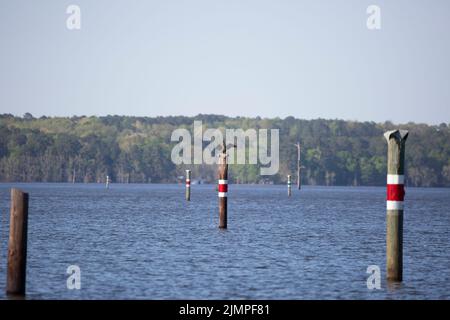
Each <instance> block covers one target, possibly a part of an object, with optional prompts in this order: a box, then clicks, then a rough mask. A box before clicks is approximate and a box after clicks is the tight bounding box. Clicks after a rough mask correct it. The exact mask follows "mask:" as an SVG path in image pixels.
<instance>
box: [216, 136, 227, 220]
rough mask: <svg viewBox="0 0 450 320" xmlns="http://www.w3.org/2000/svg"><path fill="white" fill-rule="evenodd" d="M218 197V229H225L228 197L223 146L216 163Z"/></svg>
mask: <svg viewBox="0 0 450 320" xmlns="http://www.w3.org/2000/svg"><path fill="white" fill-rule="evenodd" d="M218 165H219V166H218V179H219V181H218V182H219V183H218V195H219V228H222V229H226V228H227V195H228V164H227V148H226V144H225V143H224V144H223V148H222V152H221V153H220V154H219V163H218Z"/></svg>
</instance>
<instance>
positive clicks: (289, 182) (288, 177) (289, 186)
mask: <svg viewBox="0 0 450 320" xmlns="http://www.w3.org/2000/svg"><path fill="white" fill-rule="evenodd" d="M287 187H288V197H290V196H291V175H290V174H288V176H287Z"/></svg>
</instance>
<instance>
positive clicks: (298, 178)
mask: <svg viewBox="0 0 450 320" xmlns="http://www.w3.org/2000/svg"><path fill="white" fill-rule="evenodd" d="M295 146H296V147H297V188H298V190H300V189H301V188H302V178H301V171H300V170H301V168H302V163H301V160H300V155H301V154H300V142H297V143H296V144H295Z"/></svg>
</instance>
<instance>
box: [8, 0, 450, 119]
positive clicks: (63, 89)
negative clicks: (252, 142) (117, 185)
mask: <svg viewBox="0 0 450 320" xmlns="http://www.w3.org/2000/svg"><path fill="white" fill-rule="evenodd" d="M70 4H76V5H78V6H79V7H80V8H81V30H72V31H71V30H68V29H67V27H66V20H67V18H68V17H69V15H68V14H67V13H66V9H67V7H68V6H69V5H70ZM371 4H375V5H378V6H379V7H380V8H381V30H375V31H374V30H368V29H367V27H366V20H367V17H368V14H367V13H366V9H367V7H368V6H369V5H371ZM0 41H1V42H0V113H12V114H15V115H23V114H24V113H25V112H31V113H32V114H33V115H35V116H41V115H50V116H55V115H56V116H71V115H107V114H119V115H138V116H157V115H196V114H198V113H217V114H226V115H230V116H235V115H241V116H262V117H276V116H278V117H281V118H284V117H286V116H289V115H291V116H294V117H298V118H306V119H310V118H318V117H321V118H340V119H348V120H373V121H385V120H392V121H394V122H407V121H415V122H427V123H436V124H437V123H441V122H447V123H448V122H450V80H449V78H450V1H446V0H442V1H438V0H433V1H411V0H410V1H406V0H405V1H400V0H395V1H394V0H390V1H378V0H372V1H364V0H348V1H344V0H340V1H339V0H329V1H325V0H323V1H317V0H314V1H313V0H308V1H300V0H297V1H287V0H270V1H265V0H254V1H253V0H252V1H250V0H227V1H225V0H190V1H188V0H186V1H175V0H164V1H163V0H158V1H143V0H142V1H112V0H108V1H99V0H95V1H92V0H89V1H87V0H86V1H82V0H71V1H61V0H54V1H42V0H41V1H31V0H30V1H17V0H14V1H13V0H0Z"/></svg>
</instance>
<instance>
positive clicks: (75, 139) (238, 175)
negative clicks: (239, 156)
mask: <svg viewBox="0 0 450 320" xmlns="http://www.w3.org/2000/svg"><path fill="white" fill-rule="evenodd" d="M194 119H195V120H202V121H203V125H204V126H205V128H221V129H225V128H242V129H244V130H246V129H249V128H252V129H256V130H257V129H279V134H280V169H279V172H278V174H276V175H274V176H261V175H260V174H259V172H260V170H259V165H248V164H246V165H237V164H236V165H230V174H229V176H230V180H231V181H232V182H233V183H285V181H286V175H287V174H291V175H292V176H293V177H295V173H296V167H297V148H296V147H295V146H294V144H295V143H296V142H297V141H300V143H301V146H302V165H303V166H304V169H302V182H303V183H304V184H310V185H354V186H358V185H364V186H375V185H385V183H386V152H387V145H386V141H385V140H384V137H383V133H384V132H385V131H387V130H392V129H397V128H401V129H407V130H409V131H410V134H409V137H408V141H407V142H406V159H405V163H406V179H407V180H406V183H407V185H409V186H422V187H450V125H449V124H445V123H442V124H440V125H427V124H416V123H407V124H401V125H394V124H393V123H391V122H385V123H375V122H355V121H344V120H325V119H316V120H302V119H296V118H293V117H287V118H284V119H280V118H273V119H267V118H260V117H256V118H247V117H226V116H221V115H202V114H200V115H197V116H195V117H184V116H170V117H130V116H104V117H93V116H92V117H86V116H74V117H40V118H34V117H33V116H32V115H31V114H29V113H27V114H25V115H24V116H23V117H16V116H13V115H10V114H3V115H0V181H1V182H72V181H75V182H84V183H89V182H104V181H105V179H106V176H107V175H108V176H109V177H110V178H111V180H112V182H116V183H149V182H154V183H173V182H179V181H181V180H182V179H183V176H184V170H185V169H191V170H192V177H193V179H198V180H202V181H204V182H214V181H215V180H216V168H215V166H213V165H205V164H203V165H189V166H186V165H175V164H174V163H172V161H171V150H172V148H173V147H174V145H175V144H176V142H172V141H171V140H170V138H171V133H172V131H173V130H175V129H177V128H186V129H188V130H190V131H192V124H193V122H194Z"/></svg>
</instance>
